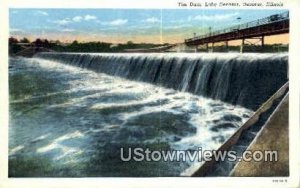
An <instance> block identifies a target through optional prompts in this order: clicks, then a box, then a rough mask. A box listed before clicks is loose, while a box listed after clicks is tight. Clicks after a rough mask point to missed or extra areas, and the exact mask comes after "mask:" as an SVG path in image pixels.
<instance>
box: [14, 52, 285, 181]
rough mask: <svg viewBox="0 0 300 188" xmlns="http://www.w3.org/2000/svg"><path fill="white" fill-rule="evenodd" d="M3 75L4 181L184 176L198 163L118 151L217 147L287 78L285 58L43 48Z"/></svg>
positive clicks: (251, 115)
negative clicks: (6, 123) (6, 84)
mask: <svg viewBox="0 0 300 188" xmlns="http://www.w3.org/2000/svg"><path fill="white" fill-rule="evenodd" d="M9 75H10V133H9V134H10V135H9V138H10V140H9V176H10V177H24V176H33V177H40V176H42V177H70V176H71V177H138V176H142V177H144V176H150V177H153V176H185V175H186V174H187V173H186V172H187V171H191V169H195V167H198V166H199V164H196V162H194V161H188V160H187V161H167V162H166V161H158V162H153V161H142V162H136V161H129V162H122V161H120V148H127V149H128V148H131V147H141V148H150V149H152V150H195V149H197V148H199V147H201V148H202V149H203V150H217V149H218V148H220V147H221V146H222V145H223V144H224V143H225V142H226V141H227V140H228V139H229V138H231V137H232V136H233V135H234V134H235V133H236V132H237V131H238V130H240V128H241V127H242V126H243V125H244V124H245V123H246V122H248V120H249V119H251V118H252V117H253V114H255V113H256V112H257V110H259V109H261V106H262V105H263V104H264V103H265V102H266V101H268V100H269V99H270V97H272V96H273V95H274V93H276V92H277V91H278V90H279V89H280V88H282V86H283V85H285V84H286V83H287V82H288V55H287V54H284V53H283V54H247V53H244V54H239V53H236V54H234V53H232V54H222V53H214V54H208V53H197V54H191V53H176V54H175V53H164V54H148V53H147V54H145V53H130V54H122V53H116V54H108V53H55V52H47V53H37V54H36V55H35V56H34V57H33V58H11V59H10V70H9ZM24 125H26V126H24ZM252 131H253V132H255V134H257V132H258V131H259V129H257V128H256V130H252ZM252 139H253V137H252ZM126 151H129V150H126ZM126 155H128V153H127V154H126ZM20 164H22V165H20ZM28 167H30V168H28ZM192 171H193V170H192ZM193 172H194V171H193ZM214 173H215V172H214ZM191 174H193V173H188V176H190V175H191ZM206 176H209V175H207V174H206Z"/></svg>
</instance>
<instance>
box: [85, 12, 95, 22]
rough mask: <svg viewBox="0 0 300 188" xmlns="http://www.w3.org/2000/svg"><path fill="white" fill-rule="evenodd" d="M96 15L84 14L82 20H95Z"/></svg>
mask: <svg viewBox="0 0 300 188" xmlns="http://www.w3.org/2000/svg"><path fill="white" fill-rule="evenodd" d="M96 19H97V17H96V16H93V15H89V14H88V15H85V17H84V20H86V21H89V20H96Z"/></svg>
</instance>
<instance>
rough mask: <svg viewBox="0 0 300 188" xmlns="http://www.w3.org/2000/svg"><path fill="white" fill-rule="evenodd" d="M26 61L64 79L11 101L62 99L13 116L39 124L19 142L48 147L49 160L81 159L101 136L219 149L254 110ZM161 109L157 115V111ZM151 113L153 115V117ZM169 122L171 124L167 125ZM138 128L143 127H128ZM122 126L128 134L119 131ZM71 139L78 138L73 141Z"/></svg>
mask: <svg viewBox="0 0 300 188" xmlns="http://www.w3.org/2000/svg"><path fill="white" fill-rule="evenodd" d="M137 55H140V54H137ZM181 55H183V54H181ZM24 61H25V62H26V64H25V65H24V66H28V67H29V68H32V69H34V70H36V71H41V72H43V71H46V73H45V74H44V73H43V74H44V76H45V77H47V79H51V80H52V79H55V80H56V81H55V82H54V81H53V83H52V84H53V85H59V86H60V85H63V84H65V85H66V86H64V87H59V91H57V90H53V91H52V90H51V91H49V92H48V93H45V92H41V93H40V94H39V95H34V96H33V95H26V98H25V99H24V98H19V99H17V100H14V101H12V103H13V104H16V105H17V103H21V102H31V101H34V100H36V99H44V98H45V99H49V98H51V97H52V98H54V99H56V98H63V99H64V100H58V101H56V100H55V101H54V102H52V101H51V100H49V101H48V100H41V104H39V105H40V106H39V107H38V111H36V116H35V114H34V113H33V115H31V116H26V113H24V116H21V115H19V116H17V117H20V116H21V117H20V118H27V119H28V118H31V119H29V120H28V121H29V122H31V121H36V122H37V123H36V124H37V126H38V127H39V126H40V127H41V129H40V130H38V131H35V128H36V127H34V128H33V129H32V131H33V132H34V133H35V134H32V136H31V135H29V136H26V137H25V138H24V137H22V139H23V140H22V142H24V143H25V145H24V146H23V147H25V149H26V146H28V145H32V146H31V147H32V148H31V147H29V146H28V147H29V149H27V150H33V151H32V152H34V153H38V154H41V155H43V154H45V155H46V154H47V153H51V152H52V153H54V154H53V155H54V157H53V158H52V159H53V160H55V161H64V162H65V163H67V164H68V163H74V162H78V161H81V160H83V156H84V157H87V156H89V154H86V155H85V153H87V152H88V151H89V152H90V151H92V152H98V150H99V149H98V148H93V147H92V146H94V145H93V143H94V140H95V139H100V141H98V142H100V143H98V142H97V143H96V145H97V146H100V147H103V146H105V145H106V144H112V143H121V144H129V145H130V144H135V143H139V142H140V143H156V142H166V143H168V145H169V146H170V147H171V149H178V150H188V149H195V148H198V147H202V148H203V150H206V149H217V148H218V147H219V146H220V145H221V144H222V143H224V141H225V140H226V139H227V138H229V137H230V136H231V135H232V134H233V133H234V132H235V131H236V130H237V128H238V127H239V126H241V125H242V124H243V122H245V121H246V120H247V118H248V117H249V116H250V115H251V114H252V111H251V110H248V109H245V108H243V107H240V106H233V105H230V104H227V103H224V102H222V101H219V100H212V99H208V98H205V97H202V96H196V95H192V94H190V93H185V92H179V91H176V90H173V89H166V88H163V87H159V86H155V85H152V84H148V83H144V82H138V81H128V80H126V79H122V78H120V77H113V76H108V75H106V74H102V73H95V72H93V71H90V70H85V69H81V68H78V67H73V66H68V65H64V64H60V63H57V62H55V61H49V60H43V59H39V58H33V59H26V60H24ZM42 78H43V77H41V79H42ZM185 78H186V80H189V79H191V78H190V75H186V76H185ZM187 87H188V85H185V86H183V88H187ZM22 100H23V101H22ZM44 101H45V102H44ZM39 113H40V114H42V115H46V117H44V116H41V115H40V114H39ZM51 113H53V114H51ZM159 114H161V117H157V116H159ZM42 118H45V119H46V120H47V121H46V120H43V119H42ZM153 119H154V120H156V121H152V120H153ZM175 120H176V121H175ZM148 121H149V122H150V123H149V122H148ZM151 121H152V122H153V124H151ZM162 121H163V122H166V123H165V124H167V125H164V126H167V128H165V127H162V129H164V130H159V132H158V133H157V132H155V131H156V129H160V128H157V127H160V126H161V125H160V122H162ZM178 122H179V123H178ZM174 124H175V125H174ZM216 125H219V127H218V126H216ZM189 126H192V127H194V128H195V131H193V130H194V129H187V128H186V127H189ZM52 127H55V128H52ZM168 127H171V128H172V127H175V128H172V129H171V128H170V130H169V129H168ZM22 129H25V128H23V127H22ZM174 129H175V131H174ZM177 129H178V130H180V129H183V130H184V131H186V133H185V134H183V133H182V132H184V131H178V132H176V130H177ZM136 130H142V131H144V132H142V133H140V132H138V133H136V132H131V131H136ZM48 131H50V132H51V133H52V134H56V136H54V137H53V135H52V137H50V136H49V135H47V134H45V132H48ZM126 131H128V132H129V135H125V136H124V135H122V134H123V133H124V132H126ZM148 131H153V132H154V133H153V134H157V135H154V136H149V134H148ZM23 132H26V131H23ZM135 134H136V135H135ZM143 134H144V135H143ZM36 135H38V136H36ZM41 135H42V136H41ZM34 136H36V137H34ZM143 136H144V137H143ZM131 137H133V138H131ZM174 137H176V139H175V140H174V139H173V138H174ZM35 138H36V139H35ZM15 139H18V138H15ZM102 139H103V140H102ZM32 140H34V143H39V142H42V141H45V140H47V141H48V142H47V144H43V145H42V146H39V147H36V146H33V143H32ZM73 140H77V141H74V142H73ZM78 140H79V141H78ZM69 142H71V143H72V144H70V143H69ZM78 143H80V144H78ZM26 144H27V145H26ZM15 147H16V149H14V148H15ZM12 148H13V151H14V152H13V154H16V153H18V151H20V150H22V149H23V148H21V147H19V148H18V147H17V146H12ZM87 148H88V149H87ZM101 149H102V148H101ZM56 150H58V151H59V152H58V154H57V153H55V151H56ZM193 165H194V164H193V163H190V164H189V166H190V167H192V166H193Z"/></svg>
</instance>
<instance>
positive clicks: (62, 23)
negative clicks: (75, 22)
mask: <svg viewBox="0 0 300 188" xmlns="http://www.w3.org/2000/svg"><path fill="white" fill-rule="evenodd" d="M71 22H72V21H71V20H70V18H65V19H62V20H55V21H54V23H57V24H59V25H68V24H69V23H71Z"/></svg>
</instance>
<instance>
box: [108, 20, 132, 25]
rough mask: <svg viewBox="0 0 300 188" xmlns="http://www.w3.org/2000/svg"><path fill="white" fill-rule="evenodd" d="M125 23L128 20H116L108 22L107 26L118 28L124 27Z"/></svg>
mask: <svg viewBox="0 0 300 188" xmlns="http://www.w3.org/2000/svg"><path fill="white" fill-rule="evenodd" d="M127 22H128V20H125V19H116V20H113V21H111V22H109V23H108V24H109V25H113V26H119V25H124V24H126V23H127Z"/></svg>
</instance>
